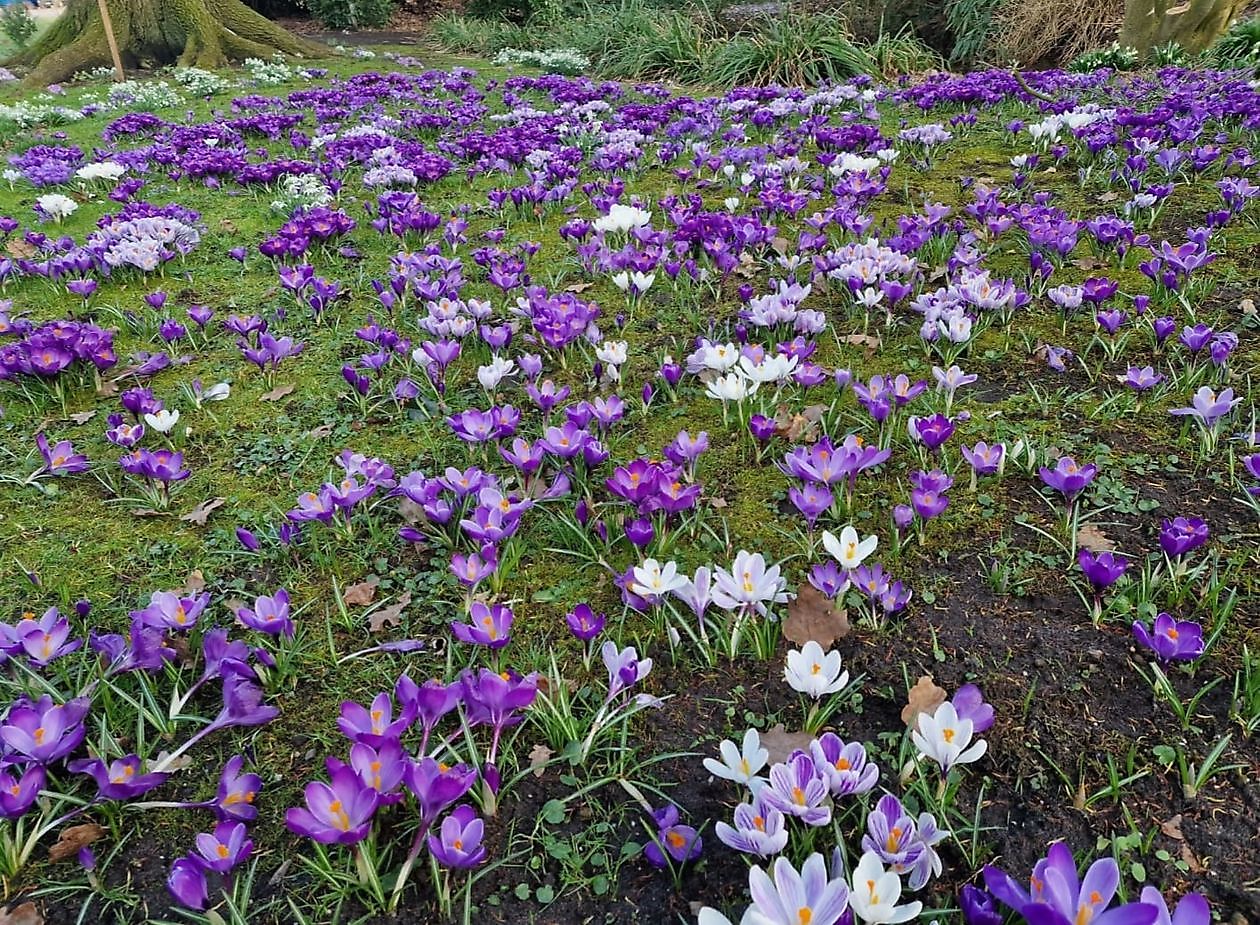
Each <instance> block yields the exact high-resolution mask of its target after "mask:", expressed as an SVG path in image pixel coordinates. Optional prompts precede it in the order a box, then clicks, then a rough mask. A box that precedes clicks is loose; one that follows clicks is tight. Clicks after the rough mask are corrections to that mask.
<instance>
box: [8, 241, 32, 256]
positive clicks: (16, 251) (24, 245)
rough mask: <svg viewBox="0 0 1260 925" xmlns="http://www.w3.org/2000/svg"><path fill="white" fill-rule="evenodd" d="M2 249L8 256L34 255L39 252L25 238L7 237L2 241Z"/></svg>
mask: <svg viewBox="0 0 1260 925" xmlns="http://www.w3.org/2000/svg"><path fill="white" fill-rule="evenodd" d="M4 249H5V250H6V251H8V253H9V256H10V257H34V256H35V255H36V254H37V253H38V252H39V251H38V249H37V248H36V247H35V245H34V244H32V243H31V242H30V241H28V240H26V238H9V240H7V241H5V242H4Z"/></svg>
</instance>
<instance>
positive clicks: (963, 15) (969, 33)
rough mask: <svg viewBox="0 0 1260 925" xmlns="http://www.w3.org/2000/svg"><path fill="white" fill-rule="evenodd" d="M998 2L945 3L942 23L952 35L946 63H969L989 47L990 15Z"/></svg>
mask: <svg viewBox="0 0 1260 925" xmlns="http://www.w3.org/2000/svg"><path fill="white" fill-rule="evenodd" d="M1000 4H1001V0H949V2H947V3H946V4H945V20H946V22H948V23H949V30H950V32H952V33H953V37H954V41H953V47H952V48H951V49H950V52H949V60H950V61H951V62H952V63H955V64H971V63H973V62H975V61H978V60H980V59H981V58H982V57H983V56H984V54H985V53H986V52H987V51H989V50H990V49H991V47H992V45H993V41H992V30H993V14H994V13H996V12H997V9H998V7H999V6H1000Z"/></svg>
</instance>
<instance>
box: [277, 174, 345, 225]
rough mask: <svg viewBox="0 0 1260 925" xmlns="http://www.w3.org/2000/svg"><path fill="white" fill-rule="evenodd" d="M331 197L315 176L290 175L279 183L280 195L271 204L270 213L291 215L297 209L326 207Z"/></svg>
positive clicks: (322, 183) (321, 181) (326, 188)
mask: <svg viewBox="0 0 1260 925" xmlns="http://www.w3.org/2000/svg"><path fill="white" fill-rule="evenodd" d="M332 199H333V196H332V193H331V192H330V191H329V189H328V187H327V186H325V185H324V181H323V180H321V179H320V178H319V177H318V176H316V175H315V174H291V175H289V176H286V177H285V178H284V179H283V180H281V181H280V194H279V196H278V197H277V198H275V199H273V200H272V202H271V208H272V211H275V212H283V213H284V214H285V215H291V214H293V212H295V211H296V210H298V209H313V208H315V207H316V206H326V205H328V203H330V202H332Z"/></svg>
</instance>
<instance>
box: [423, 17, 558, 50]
mask: <svg viewBox="0 0 1260 925" xmlns="http://www.w3.org/2000/svg"><path fill="white" fill-rule="evenodd" d="M429 39H430V41H432V42H433V43H434V44H435V45H437V46H438V47H439V48H441V49H443V50H445V51H453V52H465V53H470V54H478V55H485V56H487V57H489V56H493V55H495V54H497V53H498V52H500V51H502V50H503V49H505V48H530V47H533V45H534V41H533V37H532V36H531V35H530V34H529V32H527V31H526V30H525V29H523V28H522V27H520V26H518V25H516V24H515V23H510V22H507V21H506V20H491V19H475V18H473V17H470V16H459V15H456V14H454V13H448V14H446V15H444V16H439V17H438V18H437V19H435V20H434V21H433V23H432V24H431V25H430V27H429Z"/></svg>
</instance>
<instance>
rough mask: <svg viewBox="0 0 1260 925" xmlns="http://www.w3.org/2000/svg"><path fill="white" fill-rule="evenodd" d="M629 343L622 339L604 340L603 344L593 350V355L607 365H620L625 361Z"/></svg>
mask: <svg viewBox="0 0 1260 925" xmlns="http://www.w3.org/2000/svg"><path fill="white" fill-rule="evenodd" d="M629 350H630V345H629V344H628V343H626V342H625V341H624V340H606V341H604V345H603V346H602V347H599V348H597V349H596V350H595V356H596V358H597V359H598V360H599V361H600V362H601V363H607V364H608V365H609V366H620V365H621V364H622V363H624V362H626V357H627V356H628V355H629Z"/></svg>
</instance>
